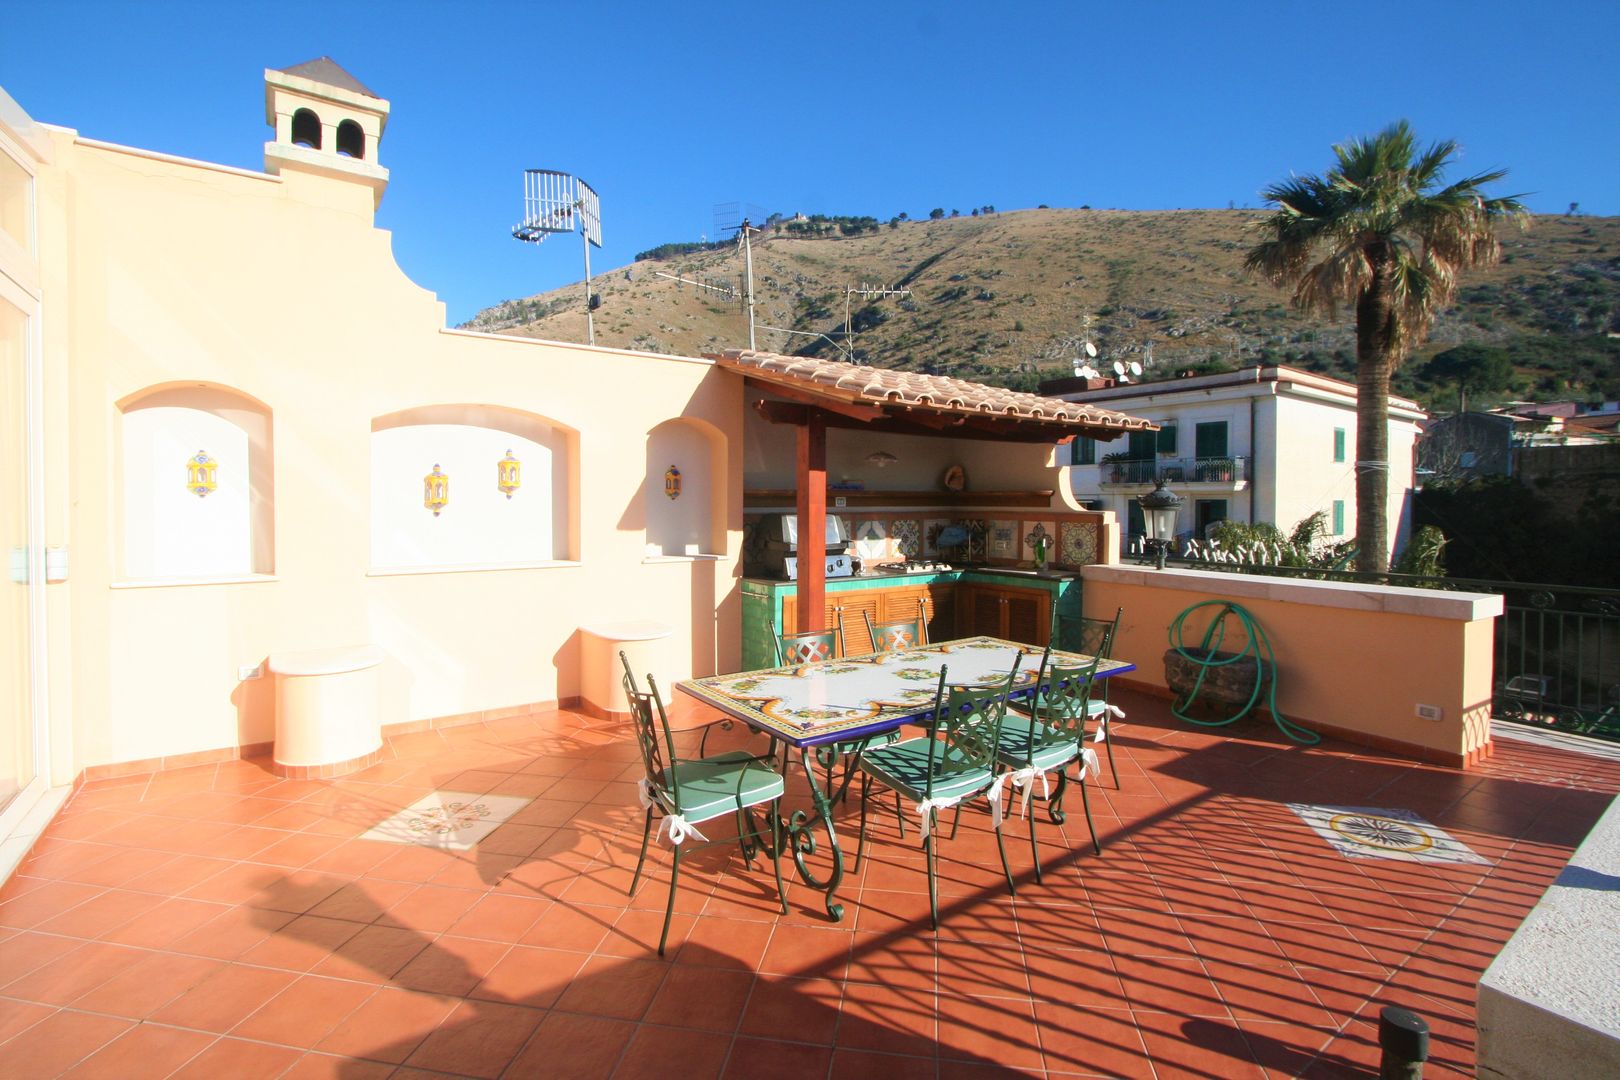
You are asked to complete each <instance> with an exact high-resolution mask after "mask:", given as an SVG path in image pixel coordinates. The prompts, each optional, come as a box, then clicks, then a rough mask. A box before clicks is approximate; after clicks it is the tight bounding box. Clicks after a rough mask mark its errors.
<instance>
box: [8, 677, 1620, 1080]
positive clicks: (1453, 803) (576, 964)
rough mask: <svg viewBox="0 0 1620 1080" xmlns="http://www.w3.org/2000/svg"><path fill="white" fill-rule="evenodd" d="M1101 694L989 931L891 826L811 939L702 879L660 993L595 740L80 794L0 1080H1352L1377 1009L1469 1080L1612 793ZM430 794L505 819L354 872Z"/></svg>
mask: <svg viewBox="0 0 1620 1080" xmlns="http://www.w3.org/2000/svg"><path fill="white" fill-rule="evenodd" d="M1117 699H1118V703H1119V704H1123V705H1124V706H1125V707H1126V708H1127V710H1128V712H1129V713H1130V723H1128V724H1127V725H1124V726H1122V727H1121V728H1120V729H1119V734H1118V736H1117V738H1116V744H1115V745H1116V756H1117V758H1118V761H1119V771H1120V779H1121V781H1122V786H1121V788H1120V789H1119V790H1117V791H1116V790H1115V789H1114V788H1113V786H1112V785H1111V784H1110V783H1108V782H1106V781H1104V782H1101V783H1096V782H1094V783H1093V784H1092V785H1091V795H1092V807H1093V811H1094V813H1095V816H1096V820H1097V826H1098V831H1099V833H1100V834H1101V835H1102V838H1103V844H1104V852H1103V855H1102V857H1100V858H1099V857H1095V856H1093V855H1092V854H1091V853H1090V850H1089V845H1088V844H1085V843H1084V836H1085V833H1084V824H1083V820H1082V818H1081V816H1080V815H1079V814H1078V813H1074V814H1073V815H1072V816H1071V817H1070V818H1069V824H1068V826H1067V828H1066V829H1058V828H1055V827H1053V826H1051V825H1050V824H1049V823H1048V822H1046V821H1045V820H1044V818H1043V820H1042V823H1041V834H1040V835H1041V838H1042V848H1041V853H1040V855H1041V860H1042V863H1043V865H1044V867H1045V881H1044V882H1043V883H1040V884H1037V883H1036V882H1035V881H1034V879H1033V874H1032V872H1031V853H1030V850H1029V846H1028V841H1027V837H1028V833H1027V831H1026V830H1027V825H1026V824H1025V823H1024V822H1023V821H1021V820H1019V819H1017V818H1016V817H1015V818H1013V819H1012V820H1011V821H1010V823H1009V825H1008V830H1009V833H1010V840H1009V844H1008V847H1009V852H1010V855H1011V858H1012V861H1013V866H1014V870H1015V872H1016V873H1017V874H1018V876H1019V887H1018V893H1017V896H1016V898H1010V897H1009V896H1008V895H1007V892H1006V888H1005V886H1004V884H1003V883H1002V882H1001V879H1000V872H999V868H998V867H997V865H996V861H995V853H994V844H993V842H992V839H991V834H990V833H989V832H988V831H987V829H986V820H987V817H986V815H984V814H983V813H982V812H970V813H968V814H967V815H965V816H964V821H963V828H962V831H961V833H960V834H959V835H958V836H957V837H956V839H955V840H953V841H949V842H946V843H945V844H944V845H943V848H942V851H943V856H942V863H941V867H942V876H943V880H942V882H941V892H942V898H941V899H942V906H943V909H944V910H943V925H942V927H941V929H940V930H939V931H938V932H937V933H936V932H934V931H931V930H930V929H928V906H927V895H926V885H925V879H924V876H923V872H922V867H921V862H920V860H919V857H918V851H917V848H916V846H915V844H916V833H915V831H910V832H909V839H908V840H907V841H906V842H904V843H902V842H900V841H899V840H898V838H897V837H896V835H895V832H894V828H893V817H892V815H885V814H877V815H876V821H877V823H878V827H877V828H876V830H875V839H874V840H873V842H872V843H871V844H870V845H869V849H868V858H867V860H866V862H865V864H864V865H863V866H862V867H861V870H860V872H859V873H856V874H852V875H851V876H850V877H849V878H848V879H847V880H846V883H845V889H844V896H845V898H846V903H847V906H848V915H847V917H846V918H845V920H844V922H842V923H841V924H832V923H830V922H828V921H827V919H826V918H825V916H824V915H823V914H822V911H821V907H820V905H819V903H817V897H816V895H815V894H813V893H812V892H810V891H809V890H808V889H806V888H804V887H803V886H802V885H797V884H795V885H794V886H793V887H792V889H791V891H790V897H789V903H790V909H791V910H790V913H789V914H788V915H785V916H779V915H778V914H777V913H776V909H775V906H774V902H773V896H772V888H771V878H770V874H769V869H768V863H764V862H761V863H759V864H756V865H755V866H754V867H752V868H749V867H747V866H745V865H744V864H743V862H742V860H741V858H740V856H739V855H738V853H737V850H736V848H735V847H734V846H732V845H726V846H722V847H716V848H711V849H709V850H708V851H706V852H704V853H702V854H699V855H697V856H695V857H694V858H693V859H692V860H690V862H689V864H688V865H689V866H690V867H691V871H690V872H689V873H685V874H683V879H682V883H681V890H680V893H679V899H678V905H677V915H676V920H675V925H674V928H673V930H672V933H671V946H670V950H669V958H668V959H664V960H661V959H659V958H658V957H657V956H656V954H655V953H654V945H655V943H656V941H657V935H658V931H659V925H660V922H661V916H662V910H661V909H662V905H663V902H664V897H665V895H666V892H665V889H666V885H667V881H668V870H669V861H668V856H667V852H660V855H659V858H658V859H657V860H656V862H655V863H654V864H653V866H652V869H651V877H650V881H649V883H648V884H646V885H644V886H643V888H642V890H641V893H640V894H639V895H638V896H637V897H636V898H635V899H634V900H627V899H626V897H625V895H624V889H625V886H626V884H627V883H628V882H629V880H630V872H631V870H632V869H633V867H634V863H635V854H636V845H637V842H638V840H639V835H640V822H641V814H640V811H639V810H638V809H637V804H636V791H635V783H634V782H635V779H636V777H637V775H638V770H639V765H638V763H637V762H636V760H635V751H634V749H633V747H632V744H631V743H630V742H629V740H628V737H627V736H628V733H627V731H626V730H625V729H624V728H623V727H622V726H615V725H611V724H605V723H600V722H596V721H591V720H587V719H584V718H581V717H579V716H576V715H574V714H572V713H567V712H551V713H544V714H536V715H533V716H528V717H520V718H515V719H509V720H502V721H499V722H496V723H489V724H483V725H475V726H470V727H463V728H456V729H453V730H448V731H444V732H436V733H426V734H415V735H410V736H406V737H402V738H399V739H397V740H395V741H394V744H393V747H392V751H393V753H392V757H391V759H390V760H387V761H384V762H383V763H381V764H378V765H376V766H374V767H373V768H371V769H368V770H367V771H366V772H364V773H361V774H358V775H356V776H353V777H350V778H347V779H344V780H341V781H335V782H333V781H313V780H304V781H286V780H278V779H277V778H276V777H274V776H272V775H270V773H269V772H267V771H266V769H265V767H264V764H265V763H264V762H255V761H249V762H237V763H233V764H229V765H220V766H209V767H204V768H196V769H187V770H182V771H175V772H167V773H161V774H155V775H151V776H136V777H128V778H124V779H119V780H110V781H105V782H99V783H93V784H89V785H87V786H86V787H85V788H84V789H83V790H82V791H81V792H80V793H79V794H78V795H77V796H76V797H75V798H74V799H73V801H72V802H71V803H70V804H69V805H68V807H67V808H66V809H65V810H64V811H63V812H62V814H61V816H60V818H59V819H58V820H57V822H56V823H55V824H54V825H53V826H52V827H51V829H50V830H49V831H48V832H47V834H46V835H45V837H44V838H43V839H42V840H41V842H40V843H39V845H38V847H37V849H36V850H35V852H34V853H33V855H32V856H31V857H30V858H29V859H28V861H27V862H26V863H24V865H23V866H22V867H21V868H20V870H19V872H18V873H17V875H16V876H15V877H14V878H13V879H12V880H11V881H10V882H9V883H8V884H7V885H6V886H5V887H4V890H3V891H0V1076H5V1077H12V1076H16V1077H29V1078H36V1077H48V1076H55V1075H72V1076H96V1075H100V1076H112V1077H134V1076H143V1077H144V1076H153V1077H156V1076H171V1075H172V1076H196V1077H233V1078H236V1077H255V1076H264V1077H277V1076H280V1077H315V1076H344V1077H372V1076H375V1077H382V1076H389V1075H393V1076H400V1077H405V1076H426V1075H441V1074H453V1075H459V1076H476V1077H497V1076H558V1077H588V1076H609V1075H612V1076H625V1077H628V1076H657V1077H710V1076H721V1075H724V1076H759V1075H770V1076H772V1077H789V1076H815V1077H829V1076H831V1077H844V1076H867V1075H881V1076H883V1077H885V1080H900V1078H904V1077H911V1076H919V1077H940V1078H945V1077H966V1076H975V1075H985V1076H988V1075H992V1074H1007V1073H1017V1074H1029V1075H1051V1076H1059V1075H1070V1074H1100V1075H1115V1076H1128V1077H1138V1076H1141V1077H1148V1076H1157V1077H1169V1076H1206V1077H1222V1078H1225V1077H1240V1076H1259V1075H1274V1076H1296V1075H1300V1076H1312V1077H1315V1076H1341V1075H1342V1076H1368V1075H1376V1072H1377V1055H1378V1052H1377V1047H1376V1045H1375V1027H1374V1021H1375V1019H1376V1016H1377V1012H1378V1009H1379V1007H1380V1006H1381V1005H1382V1004H1385V1003H1399V1004H1402V1005H1405V1006H1407V1007H1409V1008H1412V1009H1415V1010H1416V1011H1418V1012H1419V1013H1421V1014H1423V1015H1424V1016H1426V1017H1427V1018H1428V1020H1429V1022H1430V1024H1431V1025H1432V1028H1433V1031H1434V1057H1433V1059H1432V1060H1431V1063H1430V1065H1429V1067H1428V1071H1427V1073H1426V1075H1428V1076H1430V1077H1441V1076H1448V1075H1454V1074H1459V1075H1460V1074H1470V1073H1471V1072H1472V1065H1473V1044H1474V1031H1473V1017H1474V989H1473V987H1474V983H1475V980H1476V979H1477V977H1478V975H1479V973H1480V971H1481V970H1482V969H1483V968H1484V967H1485V965H1486V964H1487V963H1488V962H1489V961H1490V959H1491V958H1492V956H1493V955H1494V954H1495V953H1496V951H1497V949H1498V948H1499V947H1500V946H1501V944H1502V943H1503V942H1504V941H1505V940H1506V939H1507V938H1508V936H1509V935H1510V934H1511V933H1512V932H1513V930H1514V928H1515V927H1516V926H1517V925H1518V923H1519V921H1520V919H1521V918H1522V917H1523V915H1524V914H1525V912H1526V911H1527V910H1528V908H1529V907H1530V906H1531V905H1532V904H1533V903H1534V902H1535V900H1536V899H1537V897H1538V896H1539V895H1540V893H1541V891H1542V890H1543V888H1544V887H1545V886H1546V885H1547V884H1548V882H1550V881H1551V880H1552V878H1553V876H1554V875H1555V874H1556V872H1557V871H1558V869H1559V868H1560V866H1561V865H1562V863H1563V861H1564V860H1565V858H1566V857H1567V855H1568V853H1569V851H1570V850H1571V848H1572V847H1573V846H1574V844H1575V843H1576V842H1578V841H1579V839H1580V838H1581V837H1582V836H1583V835H1584V834H1585V832H1586V830H1587V829H1588V828H1589V826H1590V825H1591V823H1592V822H1593V821H1594V820H1595V819H1596V817H1597V816H1598V814H1599V813H1600V811H1601V809H1602V808H1603V806H1604V805H1605V804H1606V803H1607V801H1608V799H1609V797H1610V795H1611V794H1612V793H1613V792H1615V791H1616V790H1617V789H1620V763H1617V762H1615V761H1613V760H1604V759H1601V758H1597V757H1588V756H1584V755H1580V754H1575V753H1570V752H1567V751H1564V750H1561V749H1556V748H1550V747H1543V746H1537V745H1532V744H1529V743H1523V742H1518V741H1510V740H1505V739H1499V740H1498V742H1497V750H1496V754H1495V756H1494V758H1493V759H1491V761H1490V762H1489V763H1488V764H1487V765H1486V766H1484V767H1482V768H1480V769H1477V770H1475V771H1472V772H1469V773H1466V774H1462V773H1457V772H1451V771H1446V770H1442V769H1437V768H1429V767H1424V766H1420V765H1414V764H1411V763H1408V762H1403V761H1397V760H1393V759H1390V758H1387V757H1383V756H1379V755H1376V754H1369V753H1365V752H1361V751H1358V750H1356V749H1355V748H1352V747H1348V746H1345V745H1342V744H1337V745H1324V746H1323V747H1320V748H1316V749H1308V750H1307V749H1300V748H1296V747H1292V746H1288V745H1285V744H1281V743H1279V741H1278V740H1277V739H1276V738H1274V737H1273V736H1274V734H1275V733H1274V730H1273V729H1271V728H1270V727H1269V726H1260V725H1255V726H1252V727H1249V728H1247V729H1245V730H1243V731H1240V732H1239V733H1238V734H1237V735H1236V736H1235V737H1234V736H1230V735H1227V734H1224V733H1223V734H1211V733H1209V732H1205V731H1190V730H1186V729H1184V728H1182V727H1181V726H1179V725H1177V724H1176V723H1175V722H1174V721H1172V720H1171V719H1169V718H1168V715H1167V711H1166V708H1165V705H1164V704H1163V703H1162V702H1157V701H1153V700H1149V699H1145V698H1133V697H1131V696H1130V695H1125V694H1121V695H1118V696H1117ZM677 712H678V715H680V716H681V717H683V718H684V719H685V721H686V722H688V723H693V722H696V721H698V720H701V719H704V717H702V716H701V715H699V714H698V712H697V710H696V709H695V708H693V707H690V706H688V705H687V704H686V703H685V702H681V703H679V704H678V705H677ZM728 738H730V739H731V740H732V741H733V742H740V741H742V738H741V733H740V732H732V733H729V734H728ZM436 789H449V790H453V791H463V792H478V793H485V792H495V793H500V794H507V795H516V796H520V797H523V798H527V799H532V800H533V801H532V802H530V803H529V804H528V805H527V806H525V807H524V808H523V809H522V810H521V811H519V812H518V813H517V815H516V816H515V817H513V818H512V819H511V821H510V822H509V823H507V824H505V825H503V826H502V827H501V828H500V829H498V830H496V831H495V832H494V833H493V834H492V835H491V836H489V837H488V838H487V839H486V840H485V841H484V842H482V843H481V844H480V845H479V846H478V847H477V848H476V849H474V850H472V851H464V852H452V851H437V850H431V849H427V848H420V847H406V846H401V845H396V844H388V843H380V842H375V841H369V840H361V839H358V837H359V836H360V834H361V833H363V832H365V831H366V830H367V829H368V828H370V827H371V826H372V825H374V824H376V823H377V822H378V821H380V820H382V819H383V818H385V817H387V816H388V815H389V814H391V813H393V812H394V811H396V810H398V809H399V808H401V807H404V806H407V805H409V804H410V803H411V802H413V801H414V800H416V799H418V798H420V797H422V796H423V795H425V794H427V793H428V792H430V791H432V790H436ZM1288 802H1312V803H1329V804H1336V805H1352V806H1379V807H1392V808H1405V809H1410V810H1414V811H1416V812H1418V813H1419V814H1422V815H1423V816H1424V817H1426V818H1427V819H1428V820H1429V821H1431V822H1433V823H1434V824H1436V825H1439V826H1441V827H1442V828H1444V829H1446V830H1448V831H1449V832H1450V833H1451V834H1452V835H1453V836H1454V837H1456V838H1457V839H1458V840H1460V841H1462V842H1463V843H1465V844H1467V845H1468V846H1469V847H1471V848H1472V849H1473V850H1474V851H1476V852H1477V853H1479V854H1480V855H1482V856H1484V857H1485V858H1486V859H1487V860H1488V862H1487V864H1486V865H1482V866H1473V865H1418V864H1411V863H1398V862H1393V861H1371V860H1351V859H1346V858H1344V857H1341V856H1340V855H1338V854H1335V853H1334V852H1333V851H1332V850H1331V849H1330V848H1329V847H1328V846H1327V845H1326V844H1325V843H1323V842H1322V841H1321V840H1320V839H1319V838H1317V837H1316V836H1315V835H1313V834H1312V833H1311V832H1310V830H1309V829H1308V828H1307V826H1306V825H1305V824H1304V823H1303V822H1302V821H1300V820H1299V819H1298V818H1297V817H1296V816H1295V815H1294V814H1293V813H1291V812H1290V811H1289V810H1288V809H1287V808H1286V807H1285V805H1284V804H1286V803H1288ZM1070 808H1071V811H1074V810H1077V809H1078V807H1077V805H1075V803H1073V802H1071V807H1070Z"/></svg>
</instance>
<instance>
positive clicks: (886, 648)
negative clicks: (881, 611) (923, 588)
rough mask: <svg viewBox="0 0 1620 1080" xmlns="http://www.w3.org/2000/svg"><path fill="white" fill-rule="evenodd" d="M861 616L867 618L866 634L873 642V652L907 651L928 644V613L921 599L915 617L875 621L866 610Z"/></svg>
mask: <svg viewBox="0 0 1620 1080" xmlns="http://www.w3.org/2000/svg"><path fill="white" fill-rule="evenodd" d="M861 618H862V619H865V620H866V636H867V638H868V639H869V640H870V641H871V642H872V651H873V652H905V651H906V650H907V649H916V648H920V647H922V646H924V645H927V644H928V613H927V611H926V610H925V609H924V608H923V602H922V601H921V600H918V601H917V617H916V618H915V619H891V620H889V621H887V622H880V623H875V622H873V621H872V616H871V615H869V614H867V613H866V612H864V611H863V612H861Z"/></svg>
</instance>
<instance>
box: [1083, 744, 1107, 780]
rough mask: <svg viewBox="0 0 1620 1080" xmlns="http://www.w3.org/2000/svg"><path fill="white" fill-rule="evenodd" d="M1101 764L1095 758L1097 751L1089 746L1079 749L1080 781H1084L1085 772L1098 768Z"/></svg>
mask: <svg viewBox="0 0 1620 1080" xmlns="http://www.w3.org/2000/svg"><path fill="white" fill-rule="evenodd" d="M1101 768H1102V765H1101V764H1100V763H1099V762H1098V760H1097V751H1095V750H1093V749H1092V748H1091V747H1089V746H1085V747H1081V749H1080V782H1081V783H1082V784H1083V783H1085V782H1086V774H1087V773H1089V772H1090V771H1091V770H1092V769H1098V770H1100V769H1101Z"/></svg>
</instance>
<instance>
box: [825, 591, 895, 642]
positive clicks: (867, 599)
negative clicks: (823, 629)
mask: <svg viewBox="0 0 1620 1080" xmlns="http://www.w3.org/2000/svg"><path fill="white" fill-rule="evenodd" d="M886 591H887V590H882V589H858V590H855V591H852V592H839V593H828V594H827V624H826V625H827V626H828V627H829V628H830V627H834V626H842V627H843V630H844V655H845V656H860V655H861V654H862V653H869V652H871V651H872V638H871V635H869V634H868V633H867V632H866V619H863V618H861V614H862V613H863V612H864V613H865V614H866V615H867V617H868V618H870V619H871V620H872V621H873V622H877V621H878V620H879V619H880V618H882V616H881V615H879V611H880V610H881V604H882V599H883V594H884V592H886Z"/></svg>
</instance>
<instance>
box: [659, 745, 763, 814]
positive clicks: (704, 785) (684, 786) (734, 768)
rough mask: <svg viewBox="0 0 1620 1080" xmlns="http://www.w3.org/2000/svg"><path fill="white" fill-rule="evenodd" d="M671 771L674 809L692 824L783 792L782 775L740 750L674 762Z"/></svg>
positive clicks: (732, 812)
mask: <svg viewBox="0 0 1620 1080" xmlns="http://www.w3.org/2000/svg"><path fill="white" fill-rule="evenodd" d="M671 771H672V772H673V773H674V774H675V775H674V780H675V783H674V784H673V785H671V789H670V790H671V794H672V795H673V793H674V790H675V789H676V788H677V787H678V788H679V791H680V797H679V799H678V800H677V801H678V805H677V806H676V807H675V812H676V813H677V814H680V815H681V816H682V817H684V818H685V819H686V820H687V821H689V822H691V823H693V824H696V823H697V822H700V821H708V820H709V819H710V818H717V817H720V816H721V815H722V814H735V813H736V812H737V811H738V810H741V809H742V808H743V807H745V806H758V805H759V804H760V803H762V802H770V801H771V800H772V799H776V798H780V797H781V795H782V788H783V784H782V777H781V774H779V773H778V772H777V771H776V770H775V769H772V768H770V767H769V766H768V765H765V764H764V763H763V762H760V761H757V760H755V759H754V758H752V757H751V756H750V755H748V754H746V753H744V752H743V751H741V750H732V751H728V752H727V753H724V754H716V755H714V756H713V757H706V758H699V759H697V760H694V761H681V762H677V763H676V764H675V767H674V769H673V770H671Z"/></svg>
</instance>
